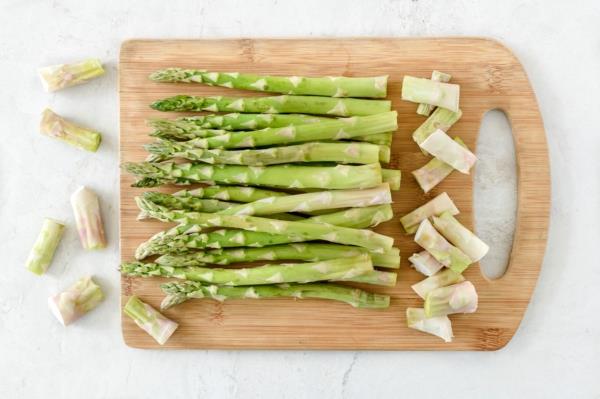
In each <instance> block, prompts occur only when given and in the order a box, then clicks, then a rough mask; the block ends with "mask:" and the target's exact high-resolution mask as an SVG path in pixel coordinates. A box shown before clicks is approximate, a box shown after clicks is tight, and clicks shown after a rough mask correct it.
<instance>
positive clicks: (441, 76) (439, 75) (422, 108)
mask: <svg viewBox="0 0 600 399" xmlns="http://www.w3.org/2000/svg"><path fill="white" fill-rule="evenodd" d="M451 78H452V75H449V74H447V73H444V72H440V71H433V72H431V80H433V81H435V82H442V83H448V82H449V81H450V79H451ZM433 108H435V107H434V106H433V105H430V104H419V106H418V107H417V114H419V115H423V116H429V114H431V111H433Z"/></svg>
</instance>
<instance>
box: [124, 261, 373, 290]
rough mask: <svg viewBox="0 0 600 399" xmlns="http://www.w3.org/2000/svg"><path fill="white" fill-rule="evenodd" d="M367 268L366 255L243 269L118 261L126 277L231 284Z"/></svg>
mask: <svg viewBox="0 0 600 399" xmlns="http://www.w3.org/2000/svg"><path fill="white" fill-rule="evenodd" d="M370 271H373V264H372V263H371V258H370V257H369V255H368V254H361V255H358V256H355V257H353V258H341V259H330V260H325V261H321V262H307V263H282V264H278V265H271V264H267V265H263V266H257V267H251V268H244V269H217V268H207V267H197V266H188V267H167V266H161V265H158V264H156V263H140V262H132V263H123V264H121V273H123V274H124V275H127V276H135V277H153V276H156V277H169V278H171V277H172V278H179V279H182V280H191V281H200V282H205V283H211V284H220V285H230V286H239V285H258V284H279V283H309V282H313V281H327V280H337V279H351V278H353V277H356V276H360V275H361V274H364V273H366V272H370Z"/></svg>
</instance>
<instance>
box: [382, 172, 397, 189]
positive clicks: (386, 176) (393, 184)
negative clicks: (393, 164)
mask: <svg viewBox="0 0 600 399" xmlns="http://www.w3.org/2000/svg"><path fill="white" fill-rule="evenodd" d="M381 178H382V180H383V181H384V182H386V183H388V184H389V185H390V189H392V190H400V183H401V181H402V172H400V171H399V170H395V169H381Z"/></svg>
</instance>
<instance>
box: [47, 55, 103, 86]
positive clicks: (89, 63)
mask: <svg viewBox="0 0 600 399" xmlns="http://www.w3.org/2000/svg"><path fill="white" fill-rule="evenodd" d="M38 72H39V75H40V79H41V80H42V85H43V86H44V89H45V90H46V91H49V92H51V91H57V90H60V89H64V88H65V87H71V86H75V85H80V84H82V83H85V82H87V81H88V80H90V79H93V78H95V77H98V76H101V75H103V74H104V69H103V68H102V64H101V63H100V60H98V59H96V58H90V59H87V60H84V61H81V62H76V63H73V64H59V65H50V66H47V67H44V68H40V69H39V70H38Z"/></svg>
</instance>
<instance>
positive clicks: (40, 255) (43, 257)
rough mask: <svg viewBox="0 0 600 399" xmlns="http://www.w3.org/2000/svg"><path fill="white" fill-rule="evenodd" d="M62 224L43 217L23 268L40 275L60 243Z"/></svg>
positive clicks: (46, 267)
mask: <svg viewBox="0 0 600 399" xmlns="http://www.w3.org/2000/svg"><path fill="white" fill-rule="evenodd" d="M64 228H65V226H64V224H62V223H61V222H58V221H56V220H53V219H49V218H46V219H44V224H43V225H42V229H41V231H40V233H39V235H38V237H37V239H36V241H35V243H34V244H33V247H32V248H31V252H30V253H29V257H28V258H27V262H26V263H25V268H26V269H27V270H29V271H30V272H32V273H34V274H37V275H38V276H39V275H42V274H44V273H45V272H46V270H48V267H49V266H50V264H51V263H52V258H53V257H54V252H55V251H56V248H57V247H58V244H59V243H60V239H61V238H62V234H63V231H64Z"/></svg>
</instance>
